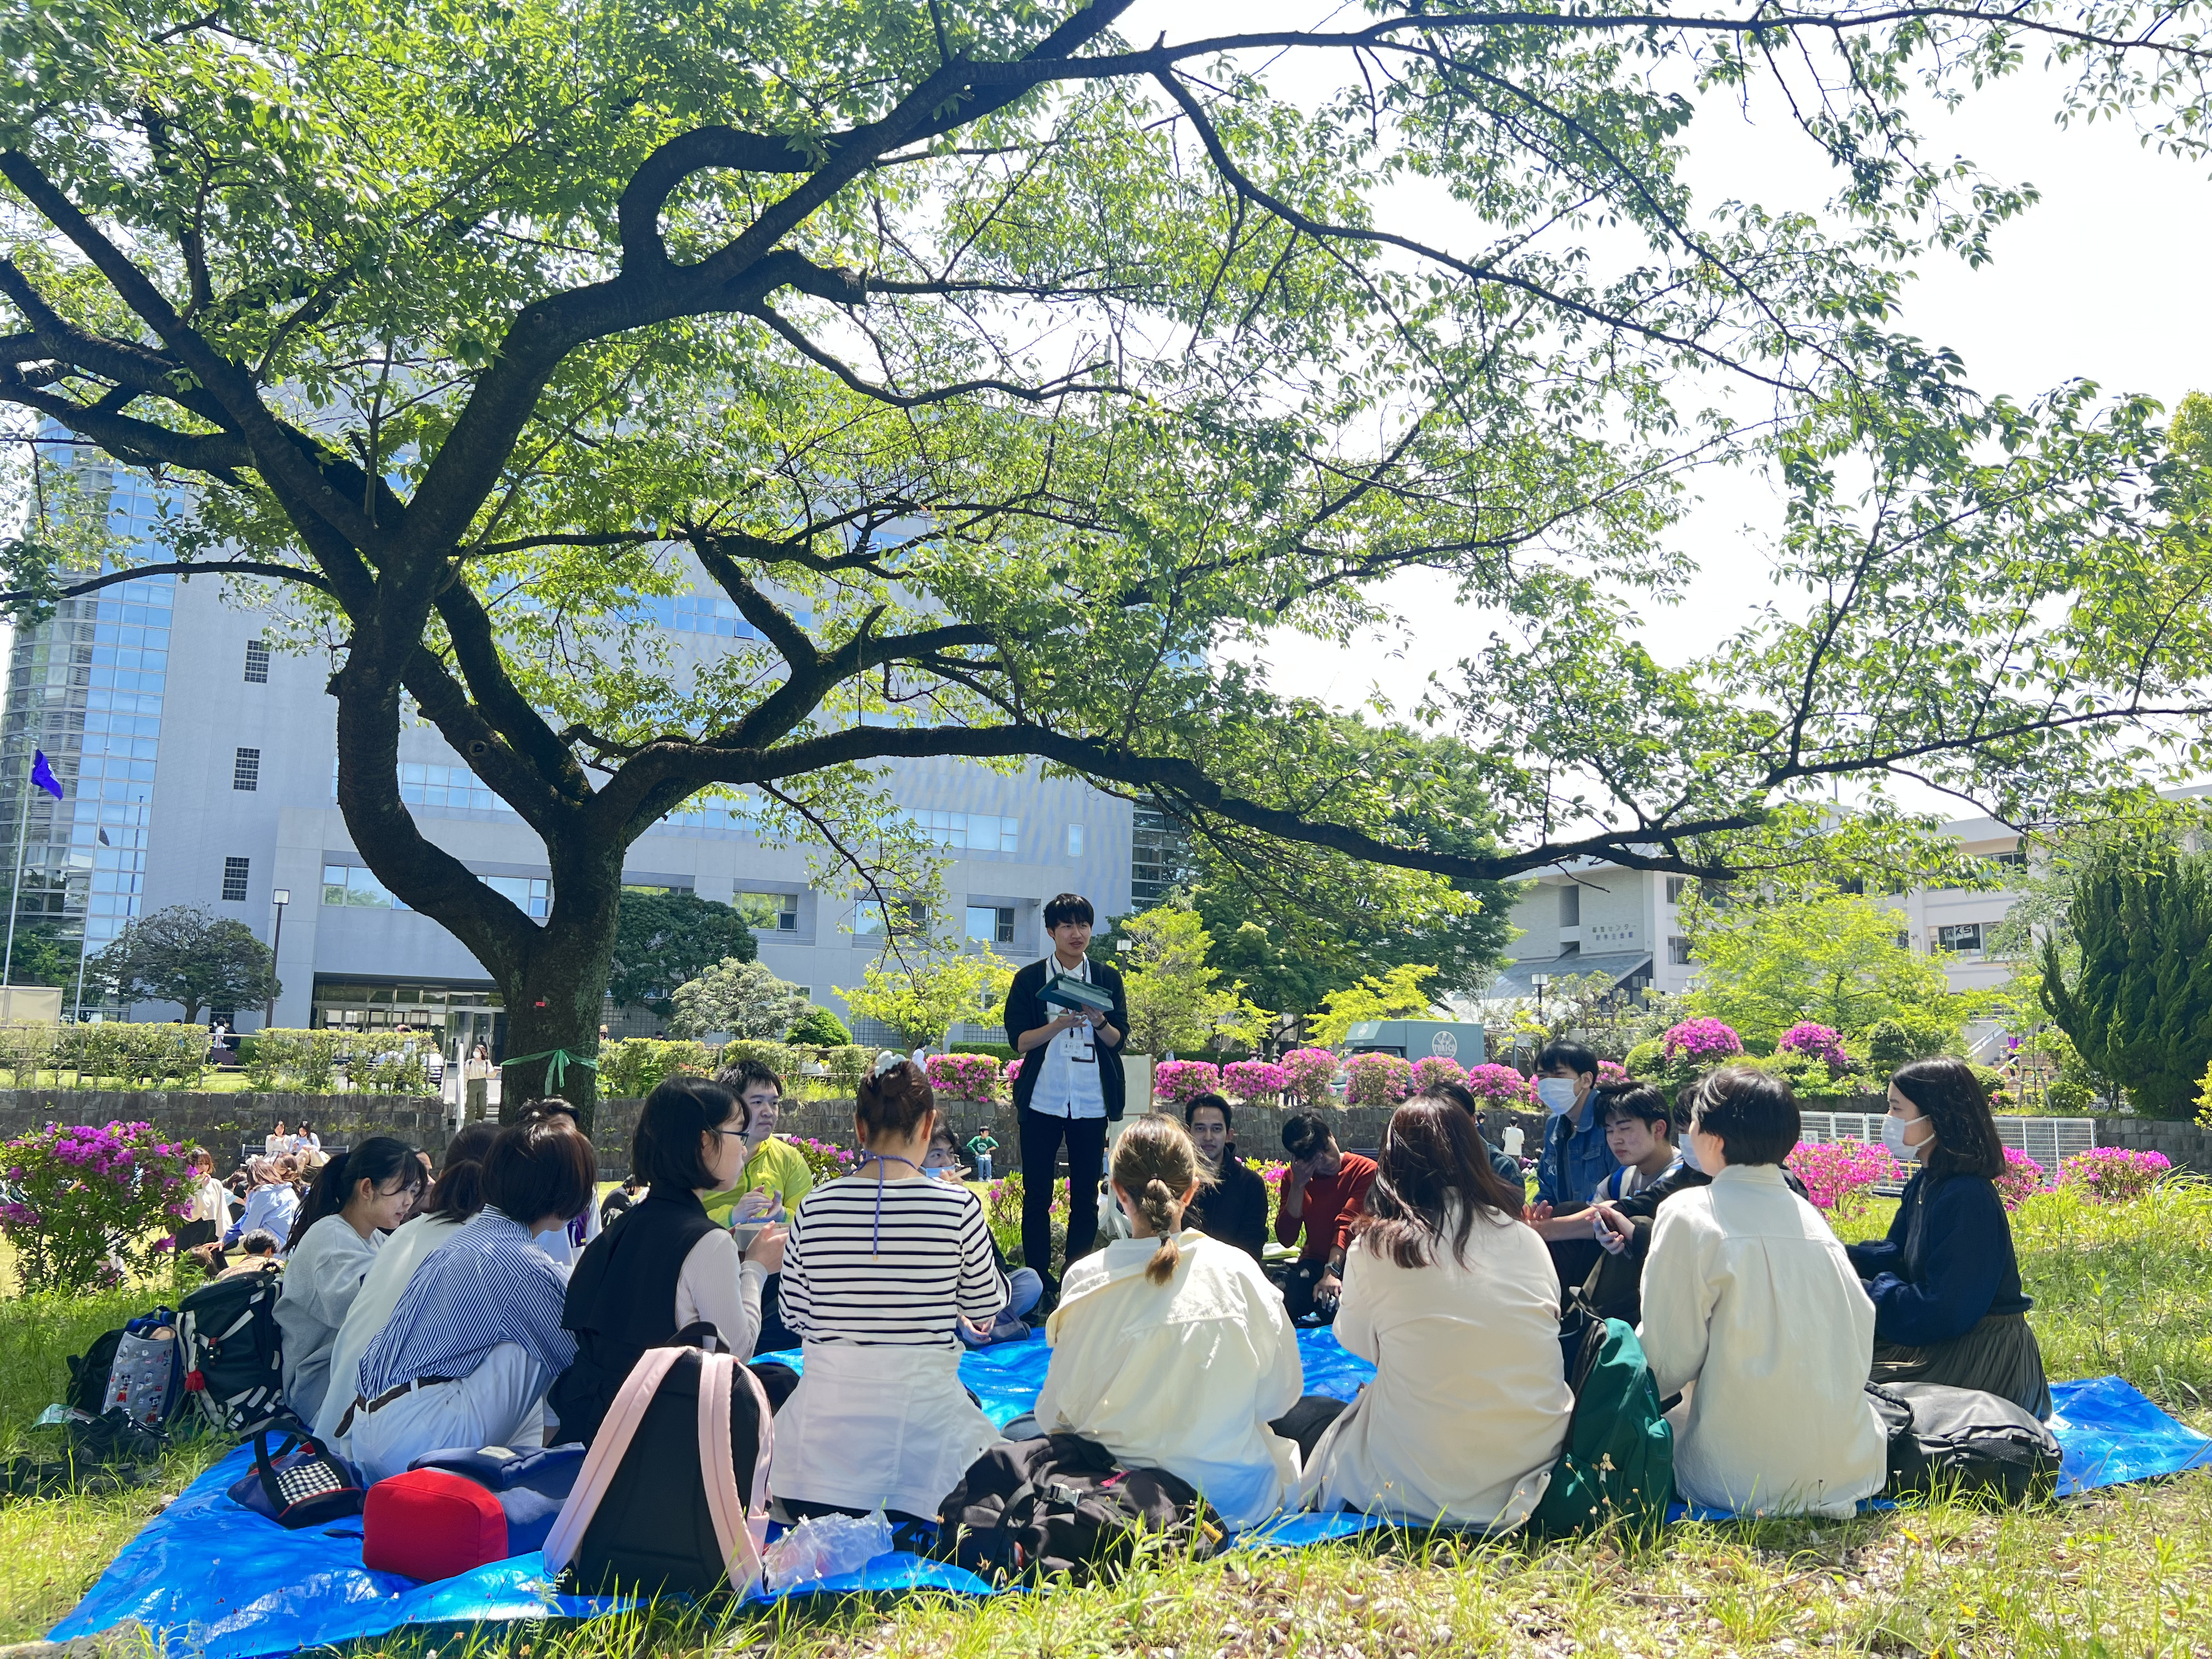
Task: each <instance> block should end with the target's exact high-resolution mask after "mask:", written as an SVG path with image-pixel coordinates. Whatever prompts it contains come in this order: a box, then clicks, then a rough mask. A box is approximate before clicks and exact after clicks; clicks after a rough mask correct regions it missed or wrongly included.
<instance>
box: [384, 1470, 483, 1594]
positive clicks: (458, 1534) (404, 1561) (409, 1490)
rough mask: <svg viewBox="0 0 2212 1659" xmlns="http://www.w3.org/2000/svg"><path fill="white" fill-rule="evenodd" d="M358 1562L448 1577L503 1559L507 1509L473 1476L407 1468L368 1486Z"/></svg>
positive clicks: (403, 1574)
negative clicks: (359, 1560) (467, 1477)
mask: <svg viewBox="0 0 2212 1659" xmlns="http://www.w3.org/2000/svg"><path fill="white" fill-rule="evenodd" d="M361 1559H362V1565H363V1566H365V1567H367V1568H368V1570H369V1571H372V1572H396V1573H398V1574H399V1575H400V1577H404V1578H423V1579H428V1578H451V1577H454V1576H455V1575H456V1574H459V1573H464V1572H468V1571H471V1570H472V1569H474V1568H477V1567H481V1566H483V1565H485V1564H486V1563H487V1562H490V1561H504V1560H505V1559H507V1511H506V1510H502V1509H501V1508H500V1506H499V1498H497V1497H496V1496H495V1494H493V1493H491V1492H487V1491H485V1490H484V1489H483V1487H482V1486H478V1485H477V1483H476V1482H475V1481H473V1480H468V1479H465V1477H463V1476H461V1475H458V1474H447V1472H446V1471H445V1470H444V1469H409V1470H408V1471H407V1472H406V1473H405V1474H395V1475H392V1477H391V1478H390V1479H388V1480H380V1481H378V1482H377V1483H376V1484H375V1485H374V1486H371V1487H370V1488H369V1489H368V1503H367V1504H364V1505H363V1506H362V1547H361Z"/></svg>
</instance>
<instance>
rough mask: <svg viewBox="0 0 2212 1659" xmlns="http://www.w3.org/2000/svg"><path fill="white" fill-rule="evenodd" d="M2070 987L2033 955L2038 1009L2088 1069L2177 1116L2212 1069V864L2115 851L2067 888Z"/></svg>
mask: <svg viewBox="0 0 2212 1659" xmlns="http://www.w3.org/2000/svg"><path fill="white" fill-rule="evenodd" d="M2067 920H2068V923H2069V928H2070V930H2071V932H2072V933H2073V936H2074V940H2075V945H2076V946H2077V947H2078V948H2079V950H2080V952H2081V965H2080V967H2079V968H2078V969H2076V970H2075V975H2074V978H2073V980H2072V981H2071V982H2070V983H2069V981H2068V980H2067V978H2066V975H2065V972H2064V968H2063V963H2062V961H2061V958H2060V953H2059V951H2058V949H2057V946H2056V945H2055V944H2053V943H2050V942H2046V943H2045V945H2044V950H2043V1005H2044V1006H2045V1008H2046V1009H2048V1010H2049V1011H2050V1013H2051V1018H2053V1019H2055V1020H2057V1022H2058V1025H2059V1028H2060V1029H2061V1030H2063V1031H2064V1032H2065V1033H2066V1035H2067V1036H2069V1037H2071V1038H2072V1039H2073V1040H2074V1046H2075V1048H2078V1049H2080V1050H2081V1058H2082V1059H2083V1060H2085V1061H2087V1064H2088V1065H2089V1066H2090V1067H2091V1069H2092V1070H2093V1071H2095V1072H2097V1073H2101V1074H2103V1075H2105V1076H2108V1077H2111V1078H2113V1079H2117V1080H2118V1082H2119V1083H2120V1085H2122V1086H2123V1087H2124V1088H2125V1089H2126V1090H2127V1091H2128V1092H2129V1094H2130V1096H2131V1097H2133V1099H2134V1101H2135V1103H2136V1105H2137V1106H2138V1107H2140V1108H2141V1109H2143V1110H2145V1111H2148V1112H2151V1113H2154V1114H2155V1115H2158V1116H2160V1117H2187V1116H2188V1115H2190V1114H2191V1111H2193V1110H2194V1109H2195V1105H2196V1096H2197V1080H2198V1079H2200V1078H2202V1077H2203V1074H2204V1070H2205V1067H2206V1066H2207V1065H2208V1064H2212V951H2208V949H2207V946H2208V945H2212V860H2207V859H2206V858H2205V857H2204V856H2203V855H2201V854H2197V855H2191V854H2174V853H2172V852H2167V851H2163V850H2157V851H2145V850H2142V849H2130V848H2114V849H2112V850H2111V851H2109V852H2106V853H2105V854H2101V855H2100V857H2099V858H2098V860H2096V862H2095V863H2094V864H2093V865H2092V866H2090V868H2089V869H2088V871H2087V872H2086V873H2084V874H2083V875H2082V876H2081V878H2080V880H2079V881H2078V882H2077V884H2075V890H2074V902H2073V905H2072V907H2071V908H2070V909H2069V913H2068V918H2067Z"/></svg>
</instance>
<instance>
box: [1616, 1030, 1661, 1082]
mask: <svg viewBox="0 0 2212 1659" xmlns="http://www.w3.org/2000/svg"><path fill="white" fill-rule="evenodd" d="M1621 1064H1622V1065H1624V1066H1626V1067H1627V1068H1628V1074H1629V1076H1631V1077H1634V1078H1643V1079H1647V1080H1648V1079H1655V1078H1656V1077H1657V1076H1658V1075H1659V1074H1660V1073H1662V1071H1664V1070H1665V1069H1666V1066H1667V1045H1666V1044H1665V1043H1663V1042H1661V1041H1660V1040H1659V1039H1658V1038H1657V1037H1653V1038H1651V1039H1650V1041H1648V1042H1639V1043H1638V1044H1637V1045H1636V1046H1635V1047H1634V1048H1631V1049H1630V1050H1629V1051H1628V1057H1627V1058H1626V1060H1622V1061H1621Z"/></svg>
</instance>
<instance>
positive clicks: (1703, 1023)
mask: <svg viewBox="0 0 2212 1659" xmlns="http://www.w3.org/2000/svg"><path fill="white" fill-rule="evenodd" d="M1660 1048H1661V1051H1662V1058H1663V1059H1664V1060H1668V1062H1670V1063H1673V1062H1685V1063H1687V1064H1689V1065H1692V1066H1717V1065H1718V1064H1719V1063H1720V1062H1721V1061H1723V1060H1729V1059H1732V1058H1733V1057H1734V1056H1735V1055H1737V1054H1741V1053H1742V1052H1743V1039H1742V1038H1741V1037H1740V1036H1737V1035H1736V1034H1735V1030H1734V1029H1733V1028H1731V1027H1730V1026H1729V1025H1727V1024H1723V1022H1722V1021H1720V1020H1717V1019H1686V1020H1684V1021H1683V1022H1682V1023H1681V1024H1680V1025H1670V1026H1668V1028H1667V1034H1666V1036H1664V1037H1662V1039H1661V1040H1660Z"/></svg>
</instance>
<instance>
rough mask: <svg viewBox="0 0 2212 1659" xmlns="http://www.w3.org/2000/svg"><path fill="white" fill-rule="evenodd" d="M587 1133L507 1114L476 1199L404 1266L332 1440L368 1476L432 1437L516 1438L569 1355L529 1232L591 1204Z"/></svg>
mask: <svg viewBox="0 0 2212 1659" xmlns="http://www.w3.org/2000/svg"><path fill="white" fill-rule="evenodd" d="M598 1168H599V1165H598V1159H597V1158H596V1157H595V1156H594V1155H593V1153H592V1143H591V1142H590V1141H588V1140H586V1139H584V1137H583V1136H582V1135H581V1134H580V1133H577V1131H576V1127H575V1126H574V1124H573V1123H571V1122H569V1121H568V1120H567V1119H565V1118H561V1117H552V1118H546V1117H537V1118H532V1119H529V1120H526V1121H523V1122H520V1123H513V1124H509V1125H508V1126H507V1127H505V1128H503V1129H501V1131H500V1132H499V1137H498V1139H495V1140H494V1141H493V1142H492V1145H491V1150H490V1151H489V1152H487V1153H486V1154H485V1155H484V1161H483V1195H484V1207H483V1210H482V1211H480V1212H478V1213H477V1215H476V1217H475V1218H473V1219H471V1220H470V1221H469V1222H467V1223H465V1225H463V1226H462V1227H461V1228H460V1230H459V1231H457V1232H455V1233H454V1234H453V1237H451V1238H448V1239H447V1241H446V1242H445V1243H443V1244H442V1245H441V1246H440V1247H439V1248H438V1249H436V1250H435V1251H434V1252H433V1253H432V1254H431V1255H430V1258H429V1260H428V1261H425V1262H423V1264H422V1266H421V1267H418V1268H417V1269H416V1272H415V1276H414V1278H413V1279H410V1281H409V1282H408V1285H407V1289H406V1291H405V1292H404V1294H403V1295H402V1296H401V1297H400V1298H399V1302H398V1305H397V1306H396V1307H394V1308H393V1309H392V1317H391V1318H390V1319H389V1320H387V1321H386V1322H385V1327H384V1329H383V1330H382V1331H381V1332H380V1333H379V1334H377V1337H376V1339H375V1340H374V1341H372V1342H371V1343H370V1344H369V1345H368V1348H367V1349H366V1350H365V1351H364V1352H362V1357H361V1364H360V1365H359V1366H358V1367H356V1372H355V1376H356V1382H355V1397H354V1403H353V1409H352V1411H351V1412H349V1413H348V1414H347V1416H346V1418H345V1419H342V1420H341V1421H340V1423H339V1425H338V1428H337V1435H336V1438H337V1443H338V1444H339V1447H340V1449H342V1450H343V1451H345V1453H346V1455H349V1456H350V1457H351V1458H352V1459H353V1460H354V1461H355V1462H357V1463H359V1464H360V1465H361V1468H362V1474H365V1475H367V1476H368V1479H369V1480H383V1479H384V1478H385V1477H386V1475H390V1474H398V1473H399V1472H400V1471H401V1470H402V1469H404V1468H406V1467H407V1466H408V1464H409V1463H410V1462H413V1461H414V1460H415V1459H416V1458H417V1457H420V1456H422V1455H423V1454H424V1453H425V1452H431V1451H435V1450H437V1449H439V1448H441V1447H444V1446H514V1447H516V1449H521V1448H520V1444H519V1443H520V1442H521V1441H522V1440H524V1439H525V1435H524V1432H523V1431H525V1430H526V1428H528V1427H529V1426H530V1425H532V1423H533V1422H535V1421H536V1420H537V1418H538V1410H539V1407H540V1406H541V1405H542V1403H543V1402H544V1398H545V1390H546V1389H547V1387H548V1386H549V1385H550V1383H552V1381H553V1379H554V1378H555V1377H556V1376H559V1375H560V1374H561V1373H562V1371H564V1370H567V1369H568V1362H569V1361H571V1360H572V1359H574V1358H575V1357H576V1345H575V1342H574V1339H573V1338H571V1337H570V1336H569V1334H568V1332H566V1331H564V1330H562V1328H561V1300H562V1296H563V1294H564V1293H565V1292H566V1291H567V1290H568V1274H567V1273H565V1272H564V1271H562V1267H560V1265H559V1264H558V1263H557V1262H556V1261H553V1259H552V1258H551V1257H550V1256H548V1255H546V1254H545V1253H544V1251H543V1250H540V1249H537V1248H535V1247H534V1246H533V1245H532V1242H531V1241H532V1239H533V1238H534V1237H536V1236H537V1235H538V1234H540V1233H543V1232H547V1231H551V1230H553V1229H555V1228H559V1227H564V1226H566V1225H568V1223H569V1222H570V1221H572V1220H574V1218H576V1216H577V1215H578V1214H580V1212H582V1211H583V1210H584V1209H585V1208H586V1206H589V1205H590V1203H591V1201H592V1180H593V1177H594V1176H596V1175H597V1173H598Z"/></svg>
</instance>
